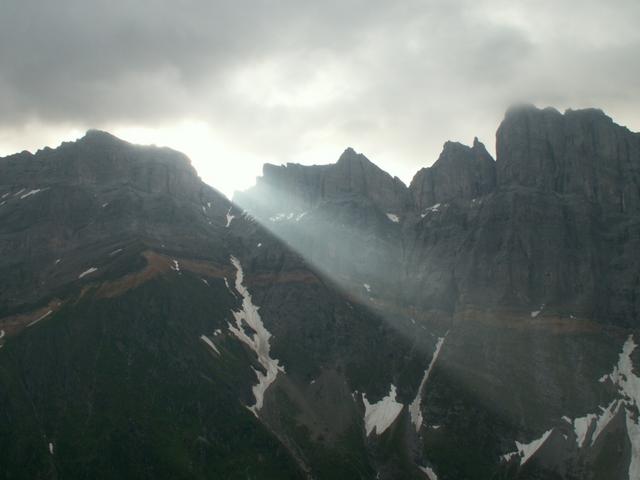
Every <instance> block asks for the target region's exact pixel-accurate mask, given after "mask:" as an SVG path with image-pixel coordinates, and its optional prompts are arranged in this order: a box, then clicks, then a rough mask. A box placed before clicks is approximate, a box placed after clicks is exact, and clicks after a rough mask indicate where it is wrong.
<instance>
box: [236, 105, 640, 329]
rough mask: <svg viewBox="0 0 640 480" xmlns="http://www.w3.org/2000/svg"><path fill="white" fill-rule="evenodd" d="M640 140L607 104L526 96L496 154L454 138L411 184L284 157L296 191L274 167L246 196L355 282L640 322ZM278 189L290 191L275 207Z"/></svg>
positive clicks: (436, 301) (397, 297) (415, 294)
mask: <svg viewBox="0 0 640 480" xmlns="http://www.w3.org/2000/svg"><path fill="white" fill-rule="evenodd" d="M639 138H640V135H638V134H636V133H632V132H629V131H628V130H627V129H626V128H624V127H620V126H618V125H616V124H615V123H614V122H613V121H612V120H611V119H610V118H609V117H607V116H606V115H604V114H603V113H602V112H600V111H597V110H581V111H568V112H567V113H566V114H564V115H563V114H560V113H559V112H557V111H556V110H553V109H545V110H538V109H536V108H534V107H518V108H514V109H511V110H510V111H508V112H507V114H506V116H505V119H504V121H503V122H502V124H501V125H500V127H499V129H498V133H497V153H498V155H497V160H496V161H494V160H493V159H492V158H491V156H490V155H489V154H488V153H487V151H486V149H485V148H484V146H483V145H482V143H480V142H479V141H478V140H477V139H476V140H474V143H473V146H471V147H467V146H464V145H461V144H458V143H452V142H447V143H446V144H445V146H444V149H443V151H442V153H441V155H440V157H439V158H438V160H437V161H436V162H435V163H434V165H433V166H431V167H429V168H423V169H422V170H420V171H419V172H418V173H417V174H416V176H415V177H414V179H413V181H412V182H411V185H410V187H409V188H408V189H407V190H404V189H402V187H399V188H398V187H397V184H396V183H394V182H393V181H392V180H391V178H390V177H389V176H386V177H384V176H381V175H379V174H378V177H379V178H386V182H380V181H378V182H375V185H376V188H375V189H373V190H372V189H366V188H363V186H362V185H364V184H366V182H364V180H363V179H364V178H366V175H364V174H361V175H359V177H358V178H359V180H357V181H354V180H353V179H354V176H353V172H354V170H353V169H351V170H349V172H351V173H349V174H347V173H345V167H344V164H345V163H346V162H344V158H341V159H340V161H339V162H338V163H336V164H334V165H324V166H320V167H304V166H301V165H295V166H294V165H289V166H287V167H286V168H282V167H280V168H279V169H278V168H277V167H274V169H273V172H275V171H279V172H280V171H282V172H284V171H285V170H286V171H289V172H294V171H295V172H296V178H304V179H305V182H304V183H303V182H297V183H296V185H297V186H296V188H295V194H294V193H292V190H290V189H289V185H288V184H287V183H286V182H274V181H272V178H273V174H272V173H273V172H272V170H271V169H269V172H270V174H269V175H265V176H264V177H263V178H262V179H261V180H260V182H259V186H260V187H256V189H255V190H249V191H248V192H246V193H245V194H243V195H242V196H239V198H238V200H239V201H240V203H241V204H242V203H244V204H246V208H247V209H248V210H249V211H251V212H253V213H255V214H256V215H257V217H258V218H261V219H263V220H264V221H266V222H270V223H271V224H273V228H274V229H275V230H276V231H278V232H279V233H280V234H281V235H282V236H283V237H284V238H285V239H287V240H289V241H290V242H291V243H292V245H293V246H294V247H295V248H297V249H299V250H300V251H301V252H302V253H303V254H304V255H305V256H307V258H310V259H312V260H313V261H314V262H316V264H317V265H320V266H324V265H327V266H328V267H327V268H328V269H330V270H331V271H333V272H342V275H341V276H342V277H344V278H345V279H346V280H345V281H346V282H347V283H349V282H350V283H353V284H356V285H357V284H360V285H361V284H362V283H371V282H368V281H367V280H366V279H367V278H368V279H372V278H374V277H376V279H377V280H376V282H374V283H378V284H380V285H383V286H384V287H381V288H380V290H381V291H384V292H386V293H385V295H388V296H389V298H390V301H393V302H396V303H398V302H399V303H405V302H410V303H411V304H413V305H417V306H420V308H421V309H427V310H431V309H437V310H439V309H444V310H446V311H448V312H450V313H451V314H453V312H461V311H464V310H465V309H478V308H479V309H494V308H498V307H499V308H507V309H517V310H521V311H533V310H536V309H537V306H539V305H542V304H544V305H546V306H547V308H557V309H558V310H559V311H563V312H567V313H571V314H572V315H576V314H580V315H585V316H588V317H590V318H593V319H598V321H601V322H604V323H616V324H624V325H636V324H637V322H638V312H639V311H640V310H638V300H637V298H639V296H640V290H638V288H639V287H638V280H637V279H636V274H635V273H634V271H637V268H638V266H639V265H638V259H637V256H636V255H633V254H632V253H631V252H633V251H634V249H635V248H636V246H638V245H637V242H638V236H637V234H636V230H637V228H638V225H637V221H638V194H639V192H640V189H639V188H638V186H639V185H640V183H639V178H640V177H639V176H638V175H639V173H638V168H640V160H639V159H640V149H639V147H638V145H639V144H638V141H639V140H638V139H639ZM343 157H344V156H343ZM351 157H353V158H357V157H355V156H354V154H352V153H349V158H351ZM362 158H364V157H362ZM367 166H368V170H369V171H376V170H374V168H372V167H371V166H370V165H369V162H368V161H367ZM358 171H360V170H358ZM327 178H342V179H344V180H345V181H344V182H343V183H342V184H341V187H340V188H334V187H332V188H331V189H330V190H326V189H325V190H324V192H325V194H324V195H317V194H314V195H313V198H314V199H315V200H314V201H313V202H306V203H302V202H299V201H297V200H296V199H298V198H307V197H309V196H310V194H305V193H304V192H305V186H304V185H318V186H321V185H325V183H324V182H325V179H327ZM316 190H317V191H323V190H322V189H321V188H320V187H318V188H317V189H316ZM272 192H276V193H273V194H272ZM327 192H330V193H327ZM399 193H400V194H399ZM407 193H408V197H409V198H408V199H407V197H406V196H405V195H407ZM305 195H306V197H305ZM272 196H275V197H280V198H282V197H286V198H288V201H287V202H281V203H278V206H277V208H272V207H271V206H270V204H269V199H270V198H271V197H272ZM252 197H253V198H260V208H263V209H264V211H262V210H260V209H255V210H254V209H253V208H252V205H254V204H256V203H257V202H253V203H252V201H251V198H252ZM393 199H399V200H400V201H394V200H393ZM346 204H349V205H350V206H351V207H350V209H347V208H344V205H346ZM294 211H295V212H296V213H295V215H293V216H292V214H291V213H290V212H294ZM338 211H339V212H338ZM349 211H350V212H352V213H351V214H348V213H347V212H349ZM301 212H305V215H304V218H303V217H300V218H298V217H299V215H300V213H301ZM288 216H291V218H294V220H297V221H294V222H291V221H289V220H291V219H290V218H289V217H288ZM345 216H346V217H345ZM367 219H368V220H367ZM299 222H301V223H299ZM323 232H332V233H331V234H330V235H329V234H327V235H326V236H325V235H324V234H323ZM350 259H351V260H350ZM383 259H384V260H383ZM350 272H351V273H350ZM613 285H625V287H624V288H622V289H620V288H615V287H613ZM408 296H409V297H408ZM391 299H393V300H391ZM552 306H553V307H552Z"/></svg>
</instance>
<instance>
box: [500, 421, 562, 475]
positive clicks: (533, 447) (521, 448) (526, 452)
mask: <svg viewBox="0 0 640 480" xmlns="http://www.w3.org/2000/svg"><path fill="white" fill-rule="evenodd" d="M552 431H553V428H552V429H551V430H547V431H546V432H544V433H543V434H542V436H541V437H540V438H536V439H535V440H533V441H531V442H529V443H520V442H516V448H517V449H518V451H517V452H515V453H517V454H518V455H519V456H520V465H521V466H522V465H524V464H525V463H527V462H528V461H529V459H530V458H531V457H532V456H533V455H534V454H535V453H536V452H537V451H538V450H539V449H540V447H541V446H542V445H544V442H546V441H547V438H549V435H551V432H552ZM507 455H508V454H507ZM503 457H504V455H503Z"/></svg>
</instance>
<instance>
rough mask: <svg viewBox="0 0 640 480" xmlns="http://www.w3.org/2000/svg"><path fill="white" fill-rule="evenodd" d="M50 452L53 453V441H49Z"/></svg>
mask: <svg viewBox="0 0 640 480" xmlns="http://www.w3.org/2000/svg"><path fill="white" fill-rule="evenodd" d="M49 453H50V454H51V455H53V443H51V442H49Z"/></svg>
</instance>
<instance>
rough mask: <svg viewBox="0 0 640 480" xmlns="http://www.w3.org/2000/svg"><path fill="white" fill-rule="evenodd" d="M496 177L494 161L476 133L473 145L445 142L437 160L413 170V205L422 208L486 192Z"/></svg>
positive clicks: (490, 188)
mask: <svg viewBox="0 0 640 480" xmlns="http://www.w3.org/2000/svg"><path fill="white" fill-rule="evenodd" d="M495 178H496V173H495V162H494V160H493V158H492V157H491V155H489V153H488V152H487V150H486V149H485V147H484V145H483V144H482V143H481V142H480V141H479V140H478V138H477V137H476V138H474V140H473V147H469V146H467V145H464V144H462V143H460V142H453V141H447V142H445V144H444V146H443V147H442V153H440V156H439V157H438V160H436V162H435V163H434V164H433V165H432V166H431V167H428V168H423V169H421V170H420V171H419V172H418V173H416V175H415V176H414V177H413V180H412V181H411V186H410V187H409V188H410V190H411V194H412V196H413V198H414V202H415V204H416V206H417V207H418V208H419V209H423V208H425V207H429V206H431V205H435V204H436V203H446V202H449V201H451V200H454V199H467V200H470V199H472V198H476V197H479V196H482V195H486V194H487V193H490V192H492V191H493V190H494V189H495V184H496V181H495Z"/></svg>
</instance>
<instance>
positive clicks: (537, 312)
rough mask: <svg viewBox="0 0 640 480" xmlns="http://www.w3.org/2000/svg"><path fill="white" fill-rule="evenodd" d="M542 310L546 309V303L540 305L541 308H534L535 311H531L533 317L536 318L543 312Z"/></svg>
mask: <svg viewBox="0 0 640 480" xmlns="http://www.w3.org/2000/svg"><path fill="white" fill-rule="evenodd" d="M542 310H544V303H543V304H542V305H540V310H534V311H533V312H531V318H536V317H537V316H538V315H540V314H541V313H542Z"/></svg>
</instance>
